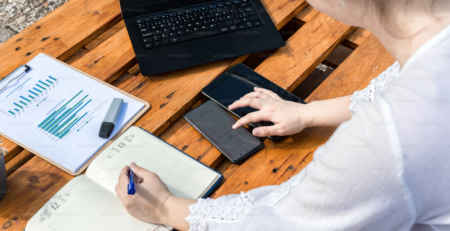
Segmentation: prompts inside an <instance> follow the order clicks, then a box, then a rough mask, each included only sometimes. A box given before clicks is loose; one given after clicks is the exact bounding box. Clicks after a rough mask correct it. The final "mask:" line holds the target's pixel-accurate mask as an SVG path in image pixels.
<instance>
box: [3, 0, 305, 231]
mask: <svg viewBox="0 0 450 231" xmlns="http://www.w3.org/2000/svg"><path fill="white" fill-rule="evenodd" d="M264 2H265V3H266V4H267V5H269V6H270V7H271V9H272V11H271V12H272V13H274V14H275V16H274V15H272V16H273V18H274V19H275V21H276V22H278V24H280V25H281V23H284V22H285V21H289V20H290V19H292V17H294V16H295V14H296V13H297V12H298V11H299V10H300V8H301V7H303V6H305V1H303V0H293V1H292V0H290V1H275V0H265V1H264ZM269 11H270V10H269ZM273 11H275V12H273ZM292 12H294V13H292ZM278 24H277V25H278ZM80 27H81V26H79V28H80ZM127 43H128V44H127ZM83 45H84V44H83ZM127 47H128V48H127ZM112 48H119V49H116V50H115V52H114V50H113V49H112ZM77 49H79V48H77ZM130 49H132V48H131V44H129V39H128V37H125V31H124V29H122V30H120V31H118V32H117V33H115V34H114V35H113V36H111V37H110V38H108V39H106V40H104V42H103V43H101V44H100V45H98V46H97V47H95V48H94V49H93V50H92V51H90V52H88V53H86V54H85V55H83V56H82V57H81V58H80V59H76V60H75V61H73V64H72V65H73V66H75V67H77V68H79V69H81V70H84V71H86V72H88V73H90V74H92V75H94V76H96V77H99V78H101V79H103V80H107V81H108V80H109V81H111V80H112V79H114V78H118V77H119V76H120V75H119V74H118V73H121V72H122V70H124V69H126V67H127V66H128V65H131V66H132V64H133V59H134V56H133V57H129V56H127V54H129V53H128V52H129V50H130ZM123 55H125V56H124V57H122V56H123ZM133 55H134V54H133ZM103 56H104V57H103ZM106 56H111V58H109V57H106ZM67 57H68V56H67ZM114 58H121V59H120V60H121V63H119V62H113V63H110V64H109V65H108V62H105V61H103V60H110V61H115V60H114ZM84 60H86V61H84ZM123 60H125V62H122V61H123ZM231 63H233V60H224V61H220V62H216V63H212V64H208V65H202V66H199V67H195V68H190V69H187V70H182V71H179V72H172V73H168V74H165V75H159V76H152V77H150V78H146V77H142V76H132V75H128V76H127V77H125V78H126V79H125V80H124V79H121V78H118V80H117V81H119V82H118V85H120V86H121V87H123V89H124V90H125V89H127V90H129V91H130V92H132V93H134V94H135V95H137V96H139V97H141V98H144V99H146V100H147V101H152V102H153V101H155V102H157V103H156V104H153V103H152V106H153V108H158V109H163V108H165V107H167V108H166V110H165V111H163V112H162V113H161V112H160V113H159V114H157V117H156V120H154V121H152V120H147V119H149V118H151V117H147V118H143V120H141V124H142V125H144V127H145V128H147V130H149V131H150V132H153V133H155V134H160V133H161V132H163V131H164V130H165V129H166V128H167V127H169V125H170V124H172V123H173V122H175V121H176V119H178V118H180V117H181V115H182V114H183V113H184V112H186V111H187V110H188V109H189V108H190V107H192V105H194V103H195V102H196V101H197V100H198V99H199V96H200V94H199V92H200V90H201V89H202V86H206V85H207V84H208V83H209V82H210V81H211V80H212V79H214V78H215V77H216V76H218V75H219V74H220V73H222V72H223V71H224V70H226V69H227V68H228V67H229V66H230V64H231ZM131 66H130V68H131ZM124 67H125V68H124ZM108 68H109V69H108ZM105 69H108V70H105ZM122 76H123V75H122ZM136 83H139V84H137V85H136ZM163 85H164V87H161V86H163ZM153 89H155V90H156V91H152V90H153ZM180 89H182V91H179V90H180ZM178 92H179V93H180V94H176V93H178ZM182 93H185V94H182ZM175 96H176V97H175ZM169 102H170V105H169ZM168 105H169V106H168ZM169 109H170V110H169ZM153 113H155V114H156V113H157V112H155V110H153V109H152V110H150V111H149V113H147V115H151V114H153ZM142 121H143V122H142ZM155 124H157V125H160V126H155ZM34 173H36V174H35V175H33V174H34ZM37 173H39V174H37ZM32 176H37V178H38V179H42V181H40V180H38V181H33V182H32V181H23V180H22V181H20V182H21V185H20V187H11V191H10V192H9V193H8V195H7V197H8V199H4V200H2V201H1V202H0V207H1V208H2V211H0V224H2V225H4V227H8V230H23V229H24V227H25V225H26V221H27V220H28V219H29V218H30V217H31V216H32V215H33V214H34V213H36V211H37V210H38V209H39V208H41V207H42V205H43V204H44V203H45V202H46V201H48V199H49V198H50V197H51V196H52V195H53V194H54V193H56V192H57V191H58V190H59V189H60V188H61V187H62V186H63V185H64V184H66V183H67V182H68V180H70V179H71V178H72V177H71V176H69V175H68V174H65V173H64V172H63V171H61V170H59V169H58V168H56V167H55V166H53V165H51V164H49V163H48V162H45V161H43V160H42V159H40V158H38V157H33V158H32V159H31V160H30V161H28V162H27V164H25V165H24V167H22V168H20V169H18V170H17V171H16V172H14V173H13V174H12V175H11V176H10V177H9V180H10V181H19V180H17V179H18V178H26V177H32ZM32 179H33V180H34V179H36V178H34V177H33V178H32ZM36 187H41V188H43V190H33V188H36ZM30 188H31V189H30ZM25 191H26V192H27V193H24V192H25ZM41 195H42V196H41ZM16 200H23V201H26V202H27V203H17V204H15V205H14V206H13V204H14V201H16ZM31 201H33V203H32V205H29V204H31ZM3 208H5V209H3ZM16 221H17V222H16Z"/></svg>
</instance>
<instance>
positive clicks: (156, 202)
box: [116, 163, 196, 230]
mask: <svg viewBox="0 0 450 231" xmlns="http://www.w3.org/2000/svg"><path fill="white" fill-rule="evenodd" d="M130 168H131V170H133V173H134V175H135V177H134V179H135V183H136V184H135V188H136V193H135V194H134V195H128V190H127V188H128V183H129V180H130V178H129V176H128V174H129V170H130ZM116 193H117V196H118V197H119V199H120V200H121V201H122V204H123V206H124V207H125V209H126V210H127V211H128V213H130V214H131V215H132V216H133V217H135V218H137V219H139V220H141V221H145V222H149V223H153V224H163V225H169V226H171V227H173V228H176V229H178V230H188V229H189V223H188V222H187V221H186V220H185V218H186V217H187V216H188V215H189V207H188V206H189V205H192V204H195V203H196V200H191V199H185V198H178V197H176V196H174V195H173V194H172V193H171V192H170V191H169V188H167V186H166V184H164V182H163V181H162V180H161V179H160V178H159V176H158V175H157V174H155V173H153V172H150V171H148V170H146V169H144V168H141V167H139V166H137V165H136V164H135V163H131V165H130V167H128V166H125V167H124V168H123V169H122V171H121V172H120V176H119V182H118V183H117V185H116Z"/></svg>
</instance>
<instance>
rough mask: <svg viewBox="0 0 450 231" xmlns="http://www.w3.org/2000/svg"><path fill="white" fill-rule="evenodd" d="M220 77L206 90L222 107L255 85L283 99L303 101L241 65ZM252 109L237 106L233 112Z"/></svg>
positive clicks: (251, 109)
mask: <svg viewBox="0 0 450 231" xmlns="http://www.w3.org/2000/svg"><path fill="white" fill-rule="evenodd" d="M220 79H221V80H223V79H225V80H224V81H223V82H221V83H220V84H219V85H218V86H216V87H215V88H214V89H212V90H210V91H209V92H207V94H208V95H209V97H211V98H212V99H214V100H216V101H217V102H219V103H220V104H221V105H223V106H224V107H228V106H229V105H231V104H232V103H234V102H235V101H237V100H239V99H240V98H241V97H243V96H244V95H246V94H248V93H250V92H253V91H254V88H255V87H260V88H265V89H269V90H271V91H273V92H275V93H276V94H278V95H279V96H280V97H281V98H282V99H284V100H288V101H293V102H298V103H304V102H303V101H302V100H301V99H299V98H298V97H296V96H295V95H293V94H291V93H290V92H288V91H286V90H284V89H283V88H281V87H279V86H278V85H276V84H275V83H273V82H271V81H269V80H268V79H266V78H264V77H262V76H260V75H259V74H258V73H256V72H254V71H253V70H251V69H250V68H248V67H245V66H243V65H241V68H232V69H231V70H230V71H228V72H226V73H224V74H222V76H221V77H220ZM254 111H256V110H255V109H253V108H250V107H244V108H238V109H236V110H234V111H233V112H234V113H236V115H238V116H240V117H243V116H245V115H246V114H248V113H251V112H254Z"/></svg>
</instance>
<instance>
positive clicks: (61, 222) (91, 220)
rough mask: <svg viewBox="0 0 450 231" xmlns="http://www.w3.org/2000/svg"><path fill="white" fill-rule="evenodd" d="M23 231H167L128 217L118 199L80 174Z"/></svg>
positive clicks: (162, 227)
mask: <svg viewBox="0 0 450 231" xmlns="http://www.w3.org/2000/svg"><path fill="white" fill-rule="evenodd" d="M25 230H26V231H45V230H52V231H53V230H55V231H58V230H64V231H71V230H73V231H79V230H101V231H103V230H104V231H128V230H129V231H169V229H168V228H167V227H166V226H162V225H155V224H150V223H146V222H142V221H140V220H138V219H136V218H134V217H132V216H131V215H130V214H129V213H128V212H127V211H126V210H125V208H124V207H123V205H122V203H121V202H120V200H119V198H117V196H116V195H115V194H113V193H110V192H108V191H107V190H105V189H104V188H103V187H102V186H100V185H98V184H96V183H95V182H94V181H92V180H91V179H89V178H88V177H86V175H81V176H78V177H75V178H74V179H73V180H71V181H70V182H69V183H67V184H66V185H65V186H64V187H63V188H62V189H61V190H60V191H59V192H58V193H56V194H55V196H53V197H52V199H50V201H48V202H47V203H46V204H45V205H44V206H43V207H42V208H41V209H40V210H39V211H38V212H37V213H36V214H35V215H34V216H33V217H32V218H31V219H30V221H29V222H28V224H27V227H26V229H25Z"/></svg>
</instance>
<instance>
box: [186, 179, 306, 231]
mask: <svg viewBox="0 0 450 231" xmlns="http://www.w3.org/2000/svg"><path fill="white" fill-rule="evenodd" d="M304 175H305V174H304V171H303V172H302V173H299V174H297V175H295V176H293V177H292V178H291V179H290V180H288V181H286V182H285V183H283V184H281V185H279V186H266V187H262V188H257V189H254V190H251V191H249V192H248V193H244V192H241V194H234V195H229V196H222V197H219V198H217V199H210V198H207V199H201V198H200V199H198V200H197V203H196V204H193V205H191V206H189V210H190V214H189V216H188V217H186V220H187V221H188V222H189V224H190V229H189V230H190V231H198V230H204V229H205V228H206V227H205V226H206V222H215V223H232V222H238V221H241V220H243V219H244V218H245V216H246V215H247V214H248V213H249V212H250V210H251V209H252V208H253V207H255V206H261V205H267V206H274V205H275V204H276V203H277V202H279V201H280V200H281V199H283V198H284V197H286V196H287V195H288V194H289V192H290V189H291V188H292V187H293V186H295V185H297V184H299V183H300V182H301V179H303V177H304Z"/></svg>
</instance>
